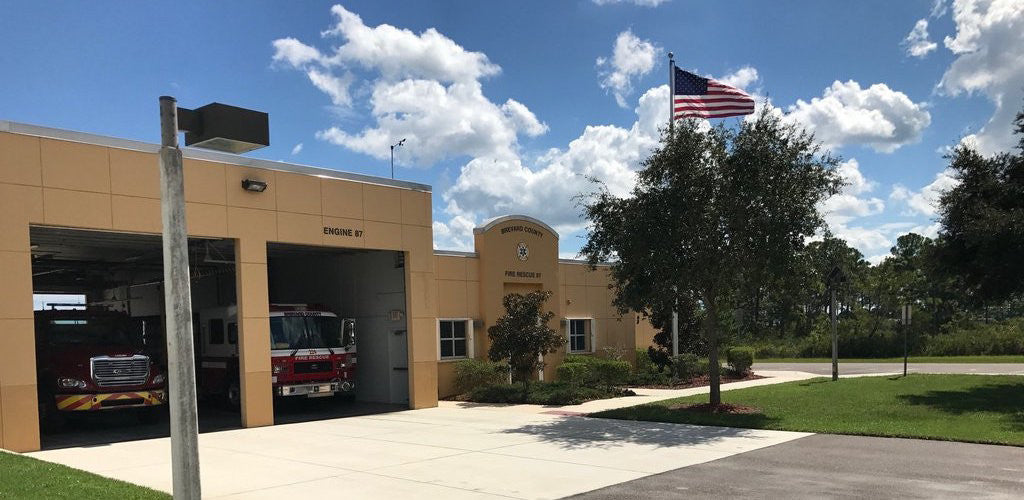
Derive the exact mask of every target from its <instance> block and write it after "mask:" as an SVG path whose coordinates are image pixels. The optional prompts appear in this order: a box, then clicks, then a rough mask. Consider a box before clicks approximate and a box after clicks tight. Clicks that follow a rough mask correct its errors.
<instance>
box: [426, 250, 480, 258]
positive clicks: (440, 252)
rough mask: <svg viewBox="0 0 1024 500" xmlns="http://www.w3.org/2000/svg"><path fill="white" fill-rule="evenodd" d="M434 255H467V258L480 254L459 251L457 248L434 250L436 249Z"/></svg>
mask: <svg viewBox="0 0 1024 500" xmlns="http://www.w3.org/2000/svg"><path fill="white" fill-rule="evenodd" d="M434 255H437V256H441V257H468V258H476V257H479V256H480V254H478V253H476V252H460V251H458V250H436V249H435V250H434Z"/></svg>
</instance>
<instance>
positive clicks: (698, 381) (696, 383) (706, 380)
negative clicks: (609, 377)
mask: <svg viewBox="0 0 1024 500" xmlns="http://www.w3.org/2000/svg"><path fill="white" fill-rule="evenodd" d="M762 378H764V377H762V376H760V375H754V374H753V373H747V374H746V375H744V376H742V377H734V376H732V375H722V376H720V377H719V382H721V383H723V384H728V383H731V382H743V381H744V380H757V379H762ZM708 385H711V378H710V377H708V376H707V375H702V376H700V377H697V378H691V379H690V380H688V381H686V382H679V383H678V384H670V385H665V384H656V385H634V386H630V387H637V388H640V389H690V388H692V387H704V386H708Z"/></svg>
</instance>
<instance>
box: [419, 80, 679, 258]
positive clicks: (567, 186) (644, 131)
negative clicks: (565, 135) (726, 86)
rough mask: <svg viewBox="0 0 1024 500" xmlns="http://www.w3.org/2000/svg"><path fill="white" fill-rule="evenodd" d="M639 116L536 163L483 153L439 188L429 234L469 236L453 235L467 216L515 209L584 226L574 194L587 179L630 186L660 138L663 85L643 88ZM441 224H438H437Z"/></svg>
mask: <svg viewBox="0 0 1024 500" xmlns="http://www.w3.org/2000/svg"><path fill="white" fill-rule="evenodd" d="M636 113H637V120H636V121H635V122H634V123H633V125H632V126H631V127H630V128H628V129H627V128H622V127H617V126H614V125H590V126H587V127H586V128H585V129H584V131H583V133H582V134H581V135H580V136H579V137H578V138H576V139H574V140H573V141H571V142H570V143H569V145H568V147H567V148H564V149H557V148H556V149H554V150H552V151H548V152H547V153H546V154H544V155H543V156H541V157H540V158H539V159H538V160H537V161H536V164H534V165H530V164H527V163H526V162H525V161H524V160H523V159H522V158H521V157H520V156H518V155H513V156H505V157H501V156H481V157H477V158H474V159H472V160H471V161H469V162H468V163H467V164H466V165H464V166H463V167H462V170H461V172H460V173H459V177H458V179H456V181H455V183H454V184H453V185H452V186H451V187H450V188H449V189H448V190H446V191H445V192H444V193H443V195H442V196H443V198H444V200H445V201H446V202H447V208H446V209H445V212H446V213H447V214H448V215H449V216H450V217H451V220H450V221H449V222H447V223H444V222H435V223H434V227H435V233H434V240H435V243H436V246H438V247H440V248H448V247H456V248H457V247H458V246H459V244H460V243H463V244H467V243H469V242H471V241H472V238H471V235H469V236H468V237H467V236H449V235H457V234H458V233H459V229H460V226H462V227H461V229H462V230H465V229H466V225H465V221H467V220H471V221H483V220H486V219H489V218H491V217H494V216H497V215H502V214H507V213H521V214H526V215H530V216H533V217H537V218H538V219H541V220H543V221H545V222H547V223H549V224H551V225H552V226H554V228H555V229H556V230H558V231H559V232H560V233H568V232H572V231H576V230H579V229H582V228H583V227H584V225H585V223H584V221H583V220H582V219H581V218H580V214H579V212H580V210H579V207H578V206H577V203H578V199H577V198H576V197H577V196H578V195H580V194H583V193H588V192H591V191H593V190H594V189H595V187H596V186H594V185H593V184H592V183H591V182H590V180H589V179H590V178H596V179H600V180H601V181H602V182H604V183H605V185H606V186H607V187H608V189H609V190H610V191H611V192H612V193H614V194H616V195H618V196H624V195H626V194H628V193H629V191H630V190H631V189H632V188H633V186H634V185H635V184H636V170H637V169H638V168H639V165H640V162H641V161H642V160H643V159H644V158H646V157H647V156H648V154H649V153H650V152H651V150H652V149H654V148H655V147H656V146H657V144H658V139H659V132H658V127H659V126H662V125H664V122H665V118H666V117H667V116H668V86H667V85H662V86H660V87H655V88H653V89H650V90H648V91H647V92H646V93H645V94H644V95H643V96H641V97H640V100H639V105H638V106H637V108H636ZM442 226H444V227H443V228H442Z"/></svg>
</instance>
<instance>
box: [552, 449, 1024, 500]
mask: <svg viewBox="0 0 1024 500" xmlns="http://www.w3.org/2000/svg"><path fill="white" fill-rule="evenodd" d="M684 497H685V498H773V499H774V498H787V499H793V498H1024V448H1018V447H1012V446H994V445H981V444H968V443H954V442H945V441H926V440H919V439H892V438H875V437H862V436H838V435H824V434H817V435H813V436H808V437H805V438H801V439H797V440H794V441H789V442H786V443H782V444H778V445H775V446H771V447H768V448H762V449H759V450H755V451H751V452H747V453H741V454H739V455H733V456H731V457H728V458H723V459H720V460H716V461H713V462H707V463H704V464H700V465H694V466H691V467H685V468H682V469H676V470H673V471H669V472H665V473H663V474H658V475H654V476H649V477H645V478H642V479H637V480H634V481H629V482H626V483H621V484H617V485H614V486H609V487H607V488H602V489H600V490H595V491H591V492H589V493H584V494H582V495H578V496H576V497H572V498H580V499H588V500H590V499H595V500H597V499H608V500H611V499H616V500H619V499H634V498H635V499H639V498H659V499H661V498H684Z"/></svg>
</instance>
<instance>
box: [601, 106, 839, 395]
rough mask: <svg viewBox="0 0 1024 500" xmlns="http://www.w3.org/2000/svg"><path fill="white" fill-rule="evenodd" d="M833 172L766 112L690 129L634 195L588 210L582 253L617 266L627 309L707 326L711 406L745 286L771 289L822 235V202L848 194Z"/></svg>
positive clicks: (677, 134) (643, 176) (681, 127)
mask: <svg viewBox="0 0 1024 500" xmlns="http://www.w3.org/2000/svg"><path fill="white" fill-rule="evenodd" d="M837 163H838V161H837V159H835V158H833V157H831V156H830V155H828V154H822V153H820V151H819V147H818V145H817V144H816V143H815V142H814V139H813V137H812V136H811V135H809V134H807V133H805V132H803V131H802V130H798V129H796V128H795V127H793V126H788V125H784V124H783V123H782V122H781V120H780V119H779V118H778V117H776V116H774V115H772V114H771V113H769V112H767V111H764V112H761V113H760V114H759V115H757V116H756V118H755V119H754V120H752V121H744V122H742V123H741V124H740V125H739V127H738V130H734V129H727V128H725V127H724V126H718V127H714V128H711V129H710V130H705V129H703V128H702V127H701V126H700V125H699V123H698V122H697V121H695V120H685V121H681V122H679V123H678V125H677V126H676V128H675V131H674V133H672V134H664V135H663V136H662V139H661V145H660V148H659V149H657V150H655V151H654V152H653V153H652V155H651V156H650V157H649V158H647V159H646V160H644V162H643V163H642V164H641V167H642V168H641V170H640V171H639V172H638V173H637V184H636V187H635V188H634V189H633V191H632V193H631V196H629V197H626V198H619V197H616V196H614V195H612V194H611V193H610V192H608V190H607V189H604V188H602V189H599V190H598V192H596V193H594V194H593V196H592V197H591V198H590V199H589V201H588V202H586V203H585V213H586V215H587V218H588V219H589V221H590V223H591V229H590V231H589V233H588V235H587V242H586V244H585V245H584V247H583V249H582V251H581V253H582V254H583V255H585V256H586V257H587V259H588V260H589V262H590V263H591V265H595V264H596V263H598V262H602V261H612V266H611V276H612V280H613V285H612V287H613V288H614V292H615V298H614V303H615V305H616V306H617V307H618V308H619V310H620V311H621V312H626V311H628V310H634V311H645V312H649V313H650V314H651V316H652V317H660V318H666V317H669V316H670V315H671V311H672V310H673V309H679V310H681V311H687V312H689V311H692V314H694V315H696V316H697V317H698V318H699V320H700V325H701V328H700V335H702V336H703V338H704V340H705V342H706V345H707V349H708V357H709V358H710V366H711V370H710V373H709V378H710V382H711V395H710V402H711V403H712V404H719V403H720V402H721V394H720V387H719V370H718V369H716V367H718V366H720V364H719V361H718V344H719V338H720V337H719V335H720V332H721V330H722V325H723V324H725V323H726V321H728V318H730V317H731V316H732V312H733V311H734V310H735V309H736V307H737V303H738V301H739V296H740V295H741V292H742V290H743V289H744V288H745V285H744V284H745V282H746V280H747V279H749V278H750V277H754V276H756V277H758V279H763V280H766V281H767V280H771V279H775V278H778V277H780V276H784V275H785V274H786V273H788V272H789V271H790V269H791V268H792V267H793V266H794V265H795V262H796V260H797V252H798V251H799V250H800V249H802V248H803V246H804V241H805V239H807V238H808V237H810V236H812V235H814V234H815V232H816V231H817V230H818V229H819V228H820V227H821V226H822V225H823V220H822V217H821V215H820V214H819V213H818V210H817V205H818V203H819V202H820V201H822V200H823V199H824V198H825V197H827V196H830V195H832V194H835V193H836V192H838V190H839V188H840V187H841V185H842V182H841V181H840V180H839V177H838V175H837V174H836V173H835V170H834V167H835V166H836V164H837ZM681 319H682V320H683V321H684V322H685V320H686V318H681ZM655 326H659V325H655ZM660 326H661V327H662V329H663V330H664V325H660ZM682 334H683V332H681V335H682Z"/></svg>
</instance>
